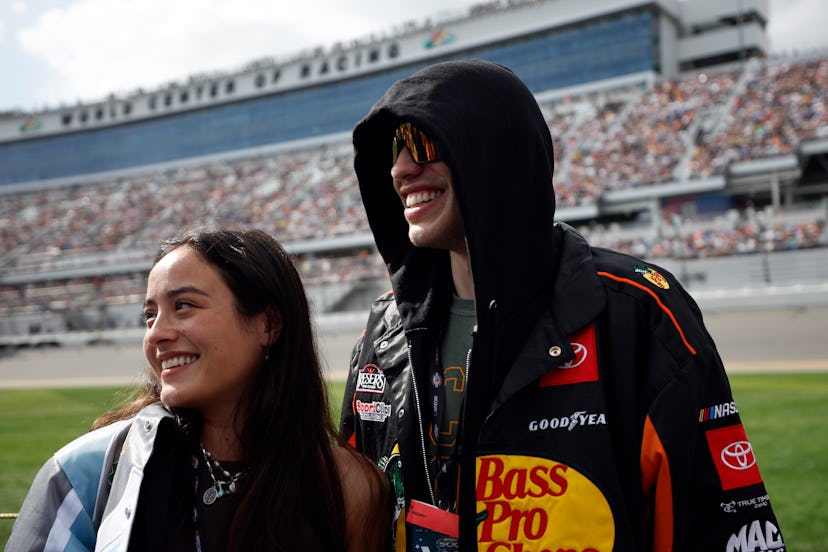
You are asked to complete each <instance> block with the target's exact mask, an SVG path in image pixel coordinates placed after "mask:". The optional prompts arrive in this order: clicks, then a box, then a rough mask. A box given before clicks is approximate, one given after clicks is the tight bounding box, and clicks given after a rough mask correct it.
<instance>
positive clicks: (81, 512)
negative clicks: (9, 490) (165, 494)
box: [5, 403, 174, 552]
mask: <svg viewBox="0 0 828 552" xmlns="http://www.w3.org/2000/svg"><path fill="white" fill-rule="evenodd" d="M173 423H174V419H173V417H172V415H171V414H170V413H169V412H168V411H167V410H165V409H164V407H163V406H162V405H161V404H160V403H156V404H152V405H149V406H147V407H145V408H143V409H142V410H141V411H140V412H139V413H138V415H137V416H136V417H134V418H132V419H130V420H123V421H119V422H115V423H113V424H111V425H108V426H106V427H102V428H100V429H97V430H95V431H92V432H90V433H87V434H86V435H83V436H81V437H79V438H78V439H75V440H74V441H72V442H71V443H69V444H68V445H66V446H65V447H63V448H62V449H60V450H59V451H58V452H57V453H55V455H54V456H52V458H50V459H49V461H47V462H46V464H44V466H43V467H42V468H41V469H40V471H39V472H38V474H37V476H36V477H35V480H34V483H32V487H31V489H30V490H29V494H28V495H27V497H26V500H25V501H24V502H23V506H22V508H21V510H20V515H19V517H18V518H17V521H15V524H14V528H13V529H12V534H11V537H10V538H9V541H8V543H7V544H6V548H5V550H6V552H35V551H36V552H41V551H44V552H78V551H92V550H96V551H116V550H118V551H120V550H124V551H125V550H127V546H128V545H129V538H130V531H131V529H132V524H133V521H134V519H135V511H136V506H137V504H138V497H139V491H140V489H141V482H142V480H143V476H144V468H145V466H146V464H147V461H148V460H149V458H150V456H151V455H152V451H153V448H154V446H155V445H156V441H157V438H158V435H159V427H161V426H162V425H166V424H173Z"/></svg>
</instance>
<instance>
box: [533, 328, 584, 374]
mask: <svg viewBox="0 0 828 552" xmlns="http://www.w3.org/2000/svg"><path fill="white" fill-rule="evenodd" d="M569 341H570V345H572V349H573V350H574V351H575V358H574V359H572V360H571V361H569V362H567V363H566V364H564V365H562V366H558V367H556V368H553V369H552V370H551V371H549V372H548V373H547V374H545V375H544V376H543V377H542V378H541V380H540V386H541V387H552V386H555V385H569V384H572V383H582V382H588V381H598V358H597V356H596V354H595V350H596V348H595V324H590V325H588V326H587V327H585V328H584V329H583V330H581V331H579V332H577V333H576V334H574V335H572V336H570V338H569Z"/></svg>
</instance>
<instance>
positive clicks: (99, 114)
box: [95, 107, 104, 121]
mask: <svg viewBox="0 0 828 552" xmlns="http://www.w3.org/2000/svg"><path fill="white" fill-rule="evenodd" d="M103 115H104V110H103V108H102V107H99V108H97V109H95V120H96V121H100V120H101V119H103Z"/></svg>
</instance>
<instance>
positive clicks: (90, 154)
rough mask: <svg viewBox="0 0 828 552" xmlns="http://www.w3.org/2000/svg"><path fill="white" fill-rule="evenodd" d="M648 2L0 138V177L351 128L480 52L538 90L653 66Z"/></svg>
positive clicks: (69, 171) (158, 159)
mask: <svg viewBox="0 0 828 552" xmlns="http://www.w3.org/2000/svg"><path fill="white" fill-rule="evenodd" d="M657 42H658V26H657V23H656V18H655V16H654V15H653V13H652V12H650V11H649V10H637V11H630V12H627V13H623V14H616V15H613V16H608V17H606V18H602V19H597V20H593V21H590V22H586V23H584V22H581V23H579V24H578V25H573V26H571V27H563V28H556V29H551V30H547V31H544V32H542V33H539V34H537V35H532V36H521V37H516V38H515V39H513V40H510V41H505V42H503V43H499V44H492V45H488V46H485V47H479V48H476V49H470V50H466V51H463V52H462V53H459V54H454V55H451V56H445V57H435V58H431V59H429V60H428V61H427V62H422V63H417V64H409V65H404V66H399V67H395V68H394V69H392V70H387V71H384V72H380V73H375V74H371V75H368V76H362V77H356V78H351V79H348V80H342V81H338V82H334V83H328V84H322V85H318V86H315V87H310V88H304V89H299V90H294V91H288V92H283V93H279V94H273V95H269V96H261V97H256V98H252V99H247V100H239V101H237V102H234V103H227V104H221V105H213V106H210V107H206V108H203V109H199V110H192V111H185V112H178V113H172V114H170V115H167V116H161V117H157V118H152V119H145V120H141V121H135V122H131V123H124V124H120V125H113V126H108V127H102V128H98V129H94V130H85V131H78V132H67V133H63V134H58V135H53V136H47V137H43V138H35V139H29V140H21V141H15V142H8V143H3V144H0V184H9V183H16V182H31V181H39V180H47V179H53V178H62V177H71V176H75V175H83V174H90V173H97V172H104V171H113V170H119V169H125V168H131V167H140V166H143V165H149V164H154V163H162V162H169V161H175V160H179V159H186V158H191V157H198V156H204V155H211V154H219V153H225V152H232V151H236V150H240V149H245V148H251V147H257V146H265V145H268V144H275V143H281V142H287V141H292V140H299V139H304V138H311V137H315V136H323V135H327V134H332V133H337V132H343V131H348V130H350V129H351V128H352V127H353V126H354V124H355V123H356V122H357V121H358V120H359V119H360V118H361V117H362V116H364V115H365V114H366V113H367V112H368V110H369V109H370V107H371V105H372V104H373V103H374V101H376V100H377V99H378V98H379V97H380V96H381V95H382V94H383V93H384V92H385V90H386V89H387V88H388V87H389V86H390V85H391V84H392V83H393V82H394V81H396V80H398V79H400V78H403V77H405V76H407V75H409V74H411V73H412V72H414V71H416V70H417V69H419V68H421V67H423V66H425V65H429V64H432V63H436V62H439V61H446V60H450V59H457V58H461V57H462V58H472V57H479V58H485V59H489V60H491V61H494V62H497V63H501V64H503V65H505V66H507V67H509V68H510V69H512V70H513V71H514V72H515V73H516V74H517V75H518V76H519V77H520V78H521V79H523V81H524V82H526V84H527V85H528V86H529V88H530V89H531V90H532V91H533V92H535V93H539V92H543V91H546V90H553V89H557V88H563V87H568V86H575V85H579V84H584V83H588V82H591V81H596V80H600V79H607V78H613V77H619V76H623V75H628V74H632V73H638V72H643V71H658V69H659V68H658V44H657Z"/></svg>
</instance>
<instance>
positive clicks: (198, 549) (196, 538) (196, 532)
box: [193, 454, 204, 552]
mask: <svg viewBox="0 0 828 552" xmlns="http://www.w3.org/2000/svg"><path fill="white" fill-rule="evenodd" d="M193 497H194V500H193V546H194V549H195V552H204V546H203V544H202V539H201V522H200V521H199V518H198V458H197V457H196V455H195V454H193Z"/></svg>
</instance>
